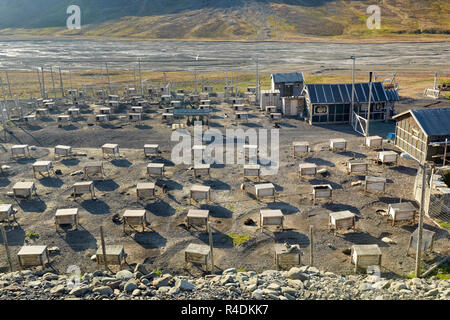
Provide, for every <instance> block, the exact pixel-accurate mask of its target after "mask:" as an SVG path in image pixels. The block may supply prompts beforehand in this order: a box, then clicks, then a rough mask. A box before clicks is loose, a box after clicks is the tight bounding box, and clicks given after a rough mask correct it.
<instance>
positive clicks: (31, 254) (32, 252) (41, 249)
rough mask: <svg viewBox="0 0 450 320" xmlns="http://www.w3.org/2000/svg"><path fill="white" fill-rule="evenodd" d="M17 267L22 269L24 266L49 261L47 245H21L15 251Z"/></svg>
mask: <svg viewBox="0 0 450 320" xmlns="http://www.w3.org/2000/svg"><path fill="white" fill-rule="evenodd" d="M17 258H18V259H19V267H20V269H21V270H23V269H24V268H26V267H37V266H42V269H44V268H45V264H46V263H49V262H50V255H49V254H48V249H47V246H23V247H22V248H21V249H20V251H19V252H18V253H17Z"/></svg>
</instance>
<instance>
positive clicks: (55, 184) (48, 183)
mask: <svg viewBox="0 0 450 320" xmlns="http://www.w3.org/2000/svg"><path fill="white" fill-rule="evenodd" d="M39 182H40V183H41V184H42V185H43V186H44V187H48V188H61V186H62V185H63V184H64V182H62V180H61V179H59V178H55V177H48V178H47V177H46V178H42V179H40V180H39Z"/></svg>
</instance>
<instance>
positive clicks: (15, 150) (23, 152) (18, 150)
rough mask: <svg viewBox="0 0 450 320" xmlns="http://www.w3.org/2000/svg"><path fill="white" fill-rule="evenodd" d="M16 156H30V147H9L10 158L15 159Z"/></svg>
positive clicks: (18, 145)
mask: <svg viewBox="0 0 450 320" xmlns="http://www.w3.org/2000/svg"><path fill="white" fill-rule="evenodd" d="M18 156H21V157H26V156H29V157H30V156H31V155H30V147H29V146H28V145H27V144H16V145H14V146H12V147H11V157H12V158H16V157H18Z"/></svg>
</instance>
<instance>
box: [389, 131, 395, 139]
mask: <svg viewBox="0 0 450 320" xmlns="http://www.w3.org/2000/svg"><path fill="white" fill-rule="evenodd" d="M388 139H391V140H394V139H395V133H393V132H391V133H388Z"/></svg>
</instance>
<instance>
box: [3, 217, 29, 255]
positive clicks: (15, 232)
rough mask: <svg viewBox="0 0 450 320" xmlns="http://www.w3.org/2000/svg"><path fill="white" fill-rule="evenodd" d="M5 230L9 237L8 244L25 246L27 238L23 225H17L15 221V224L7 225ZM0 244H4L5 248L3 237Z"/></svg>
mask: <svg viewBox="0 0 450 320" xmlns="http://www.w3.org/2000/svg"><path fill="white" fill-rule="evenodd" d="M5 231H6V236H7V238H8V245H10V246H23V245H24V239H25V236H26V234H25V230H23V229H22V227H20V226H17V225H16V224H15V223H14V225H11V226H7V225H5ZM0 244H1V245H2V249H3V238H2V237H0Z"/></svg>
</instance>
